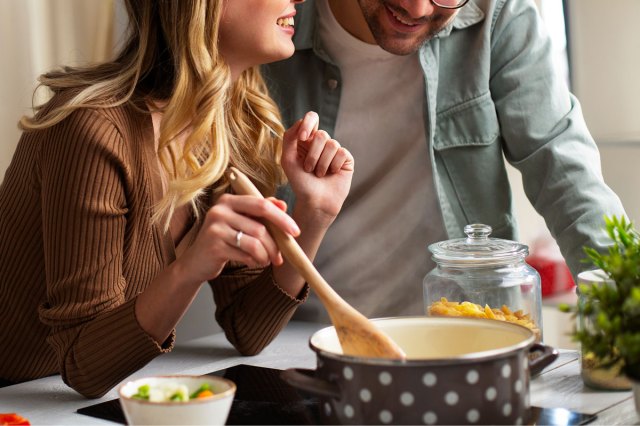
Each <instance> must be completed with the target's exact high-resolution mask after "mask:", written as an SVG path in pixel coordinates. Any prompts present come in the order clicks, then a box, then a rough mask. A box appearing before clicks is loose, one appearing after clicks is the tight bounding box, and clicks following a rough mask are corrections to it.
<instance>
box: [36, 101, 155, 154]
mask: <svg viewBox="0 0 640 426" xmlns="http://www.w3.org/2000/svg"><path fill="white" fill-rule="evenodd" d="M76 95H77V92H75V91H71V90H67V91H61V92H58V93H55V94H54V95H53V96H52V97H51V99H50V100H49V101H48V102H47V103H46V104H45V105H43V107H42V108H41V109H40V110H39V111H38V113H37V115H36V122H46V121H47V120H48V119H51V118H55V117H56V115H57V114H59V113H62V112H64V115H63V117H64V118H63V119H62V120H60V121H58V122H57V123H55V124H53V125H51V126H50V127H45V128H44V129H41V130H35V133H36V134H37V135H36V136H41V137H43V138H44V139H46V140H47V141H50V142H51V143H54V142H55V140H62V141H64V143H66V144H73V143H74V141H76V142H81V143H83V144H86V143H91V142H94V143H97V144H101V145H102V144H114V143H117V144H122V143H125V144H126V143H128V141H131V140H135V139H139V138H145V137H146V136H147V135H146V133H145V129H146V128H147V126H148V123H147V121H148V120H150V117H149V115H148V113H145V111H144V110H143V109H142V108H141V107H140V104H139V103H136V102H134V101H125V102H118V101H115V100H114V101H105V102H104V103H103V104H102V105H96V106H91V105H89V106H81V107H74V106H73V100H74V97H75V96H76ZM65 110H66V112H65Z"/></svg>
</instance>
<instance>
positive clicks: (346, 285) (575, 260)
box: [265, 0, 624, 320]
mask: <svg viewBox="0 0 640 426" xmlns="http://www.w3.org/2000/svg"><path fill="white" fill-rule="evenodd" d="M296 31H297V34H296V36H295V43H296V47H297V51H296V54H295V55H294V56H293V57H292V58H291V59H288V60H286V61H283V62H278V63H275V64H272V65H269V66H268V67H266V68H265V74H266V77H267V81H268V83H269V85H270V88H271V90H272V94H273V95H274V96H275V98H276V99H277V100H278V102H279V104H280V106H281V107H282V112H283V116H284V118H285V121H286V122H287V124H291V121H292V119H293V118H294V117H298V116H300V114H301V113H303V112H304V111H307V110H309V109H312V110H315V111H318V112H319V115H320V117H321V127H322V128H324V129H327V131H328V132H330V133H331V134H333V135H335V137H336V139H337V140H339V141H341V143H343V144H344V145H345V146H346V147H347V148H348V149H349V150H350V151H351V152H352V154H353V155H354V158H355V163H356V167H355V174H354V177H353V183H352V189H351V193H350V195H349V197H348V198H347V200H346V202H345V206H344V208H343V210H342V213H341V214H340V215H339V216H338V218H337V220H336V222H335V223H334V224H333V226H332V228H330V230H329V233H328V234H327V236H326V238H325V240H324V243H323V245H322V246H321V248H320V251H319V253H318V255H317V257H316V263H317V266H318V269H319V270H320V272H321V273H322V274H323V275H324V276H325V278H326V279H327V281H328V282H329V283H330V284H332V285H333V286H334V288H335V289H336V291H338V293H340V294H341V295H342V296H343V297H344V298H345V299H346V300H347V301H348V302H350V303H351V304H353V305H354V306H355V307H356V308H357V309H359V310H360V311H361V312H362V313H363V314H364V315H366V316H369V317H380V316H389V315H407V314H423V313H424V306H423V301H422V285H421V284H422V278H423V277H424V275H425V274H426V273H427V272H428V271H429V270H430V269H431V268H432V267H433V266H434V265H433V263H432V261H431V260H430V253H428V251H427V245H428V244H431V243H433V242H436V241H440V240H443V239H447V238H458V237H462V236H464V234H463V228H464V226H465V225H466V224H469V223H484V224H487V225H490V226H491V227H492V228H493V233H492V234H491V236H492V237H499V238H506V239H517V234H516V223H515V220H514V216H513V212H512V200H511V194H510V188H509V182H508V179H507V174H506V171H505V165H504V160H503V156H504V158H506V159H507V161H509V162H510V163H511V164H512V165H513V166H515V167H516V168H517V169H518V170H519V171H520V172H521V173H522V177H523V182H524V189H525V192H526V194H527V196H528V198H529V200H530V201H531V202H532V204H533V206H534V207H535V208H536V210H537V211H538V212H539V213H540V214H541V215H542V216H543V217H544V218H545V220H546V223H547V225H548V227H549V229H550V231H551V233H552V235H553V236H554V237H555V238H556V240H557V242H558V244H559V246H560V248H561V250H562V253H563V255H564V257H565V259H566V261H567V263H568V265H569V267H570V268H571V270H572V271H573V273H574V274H577V273H578V272H579V271H580V270H581V269H584V268H585V267H586V265H584V264H581V259H583V258H584V253H583V251H582V247H583V246H585V245H588V246H592V247H604V245H606V243H607V237H606V235H605V234H604V232H602V231H601V228H602V226H603V215H604V214H617V215H623V214H624V210H623V207H622V205H621V203H620V200H619V199H618V197H617V196H616V195H615V194H614V193H613V192H612V191H611V190H610V189H609V188H608V187H607V186H606V185H605V184H604V182H603V180H602V176H601V171H600V161H599V154H598V151H597V148H596V146H595V143H594V141H593V139H592V137H591V136H590V134H589V132H588V130H587V127H586V125H585V122H584V119H583V117H582V113H581V110H580V106H579V104H578V101H577V100H576V99H575V98H574V97H573V96H572V95H571V94H570V93H569V91H568V89H567V87H566V84H565V83H564V82H563V80H562V77H561V76H559V75H557V73H556V72H555V69H554V66H553V63H552V52H551V44H550V40H549V38H548V36H547V34H546V33H545V31H544V28H543V24H542V22H541V20H540V17H539V15H538V12H537V10H536V6H535V4H534V3H533V0H470V1H468V0H309V1H307V2H306V3H305V4H304V5H301V6H300V7H298V15H297V16H296ZM308 304H309V305H310V306H307V307H306V308H307V312H306V315H305V312H301V316H300V317H301V318H308V319H316V320H327V317H326V316H325V315H324V311H323V309H322V307H321V306H319V305H318V304H317V301H316V302H315V305H314V302H313V301H310V302H309V303H308ZM303 308H305V307H304V306H303V307H302V308H301V309H303Z"/></svg>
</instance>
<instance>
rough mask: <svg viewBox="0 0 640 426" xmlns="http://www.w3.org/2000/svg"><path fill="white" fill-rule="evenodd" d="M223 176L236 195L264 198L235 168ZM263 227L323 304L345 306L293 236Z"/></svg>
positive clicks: (271, 225) (270, 226)
mask: <svg viewBox="0 0 640 426" xmlns="http://www.w3.org/2000/svg"><path fill="white" fill-rule="evenodd" d="M225 175H226V177H227V180H228V181H229V184H230V185H231V187H232V188H233V190H234V191H235V192H236V194H239V195H253V196H254V197H258V198H264V197H263V196H262V194H261V193H260V191H259V190H258V188H256V187H255V185H254V184H253V182H251V180H250V179H249V178H248V177H247V176H246V175H245V174H244V173H242V172H241V171H239V170H238V169H236V168H235V167H229V169H228V170H227V171H226V172H225ZM265 226H266V227H267V229H268V230H269V233H270V234H271V236H272V237H273V238H274V239H275V240H276V243H277V244H278V248H279V249H280V251H281V252H282V254H283V255H284V256H285V258H286V259H287V260H288V261H289V262H290V263H291V264H292V265H293V266H294V267H295V268H296V270H297V271H298V273H299V274H300V275H301V276H302V278H304V279H305V281H306V282H307V283H308V284H309V286H310V287H311V288H313V290H314V291H315V292H316V294H317V295H318V297H319V298H320V299H321V300H322V301H323V303H324V302H328V301H331V302H333V303H334V304H339V305H345V304H346V302H345V301H344V299H342V298H341V297H340V295H338V293H336V292H335V290H333V288H331V286H330V285H329V284H328V283H327V282H326V281H325V280H324V278H322V275H320V273H319V272H318V270H317V269H316V268H315V266H313V263H311V261H310V260H309V257H308V256H307V254H306V253H305V252H304V250H302V248H301V247H300V245H299V244H298V242H297V241H296V240H295V239H294V238H293V236H291V235H290V234H287V233H285V232H283V231H282V230H281V229H280V228H278V227H277V226H275V225H273V224H272V223H270V222H268V221H267V222H266V223H265ZM325 305H326V303H325Z"/></svg>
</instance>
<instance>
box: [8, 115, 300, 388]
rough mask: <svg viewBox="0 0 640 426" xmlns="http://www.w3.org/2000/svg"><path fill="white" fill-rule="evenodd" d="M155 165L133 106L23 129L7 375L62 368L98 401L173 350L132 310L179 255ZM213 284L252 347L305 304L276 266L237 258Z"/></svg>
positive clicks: (12, 195) (240, 342) (226, 323)
mask: <svg viewBox="0 0 640 426" xmlns="http://www.w3.org/2000/svg"><path fill="white" fill-rule="evenodd" d="M157 164H158V162H157V158H156V156H155V153H154V137H153V125H152V123H151V117H150V115H149V114H148V113H142V112H140V111H139V110H137V109H136V108H134V107H133V106H131V105H125V106H122V107H117V108H112V109H107V110H89V109H83V110H79V111H76V112H74V113H72V114H71V116H69V117H68V118H67V119H65V120H64V121H63V122H61V123H59V124H58V125H56V126H53V127H51V128H48V129H45V130H40V131H34V132H27V133H24V134H23V136H22V138H21V140H20V142H19V144H18V147H17V150H16V152H15V155H14V157H13V160H12V162H11V165H10V166H9V168H8V170H7V172H6V175H5V178H4V182H3V183H2V185H1V186H0V301H1V304H2V308H1V311H2V314H1V315H0V378H3V379H7V380H9V381H14V382H17V381H25V380H30V379H35V378H39V377H43V376H47V375H51V374H55V373H60V374H61V375H62V377H63V379H64V381H65V382H66V383H67V384H68V385H69V386H71V387H72V388H74V389H76V390H77V391H78V392H80V393H82V394H83V395H85V396H88V397H99V396H101V395H103V394H104V393H105V392H107V391H108V390H109V389H111V388H112V387H113V386H115V385H116V384H118V383H119V382H120V381H122V380H123V379H124V378H126V377H127V376H128V375H130V374H131V373H133V372H135V371H136V370H138V369H140V368H141V367H142V366H144V365H145V364H147V363H148V362H149V361H151V360H152V359H153V358H155V357H156V356H158V355H159V354H161V353H163V352H168V351H170V350H171V348H172V346H173V340H174V338H173V335H172V336H171V337H170V338H169V339H167V341H166V342H156V341H154V339H152V338H151V337H150V336H149V335H147V334H146V333H145V331H144V330H143V329H142V328H141V327H140V325H139V324H138V322H137V320H136V317H135V313H134V304H135V301H136V295H137V294H138V293H140V292H142V291H143V290H144V289H145V288H146V287H147V285H148V284H149V283H150V282H151V281H152V280H153V278H154V277H155V276H156V275H157V274H158V273H159V272H160V271H161V270H162V269H163V268H164V267H165V266H167V265H168V264H170V263H171V262H172V261H173V260H174V259H175V247H174V244H173V240H172V238H171V235H170V234H169V233H163V232H162V230H161V229H160V228H159V227H158V226H156V225H154V224H152V223H151V213H152V206H154V205H155V203H156V202H157V201H159V199H160V198H161V197H162V184H161V181H160V179H159V170H158V166H157ZM211 287H212V288H213V293H214V297H215V302H216V315H215V316H216V319H217V320H218V322H219V323H220V325H221V326H222V327H223V329H224V331H225V333H226V335H227V337H228V339H229V341H230V342H231V343H233V345H234V346H235V347H236V348H237V349H238V350H239V351H240V352H242V353H244V354H254V353H257V352H259V351H260V350H261V349H262V348H263V347H264V346H266V345H267V344H268V343H269V342H270V341H271V340H272V339H273V338H274V337H275V336H276V335H277V333H278V332H279V331H280V330H281V329H282V327H283V326H284V325H285V324H286V323H287V321H288V320H289V318H290V317H291V315H292V314H293V312H294V310H295V308H296V307H297V306H298V304H299V303H300V302H301V300H296V299H294V298H291V297H289V296H288V295H287V294H286V293H285V292H283V291H282V290H280V288H279V287H277V286H276V285H275V283H274V282H273V279H272V274H271V269H270V268H268V269H265V270H250V269H247V268H246V267H240V266H236V267H232V266H229V267H227V268H226V269H225V270H224V271H223V273H222V275H221V276H220V277H218V278H217V279H216V280H215V281H212V282H211ZM212 320H213V315H212Z"/></svg>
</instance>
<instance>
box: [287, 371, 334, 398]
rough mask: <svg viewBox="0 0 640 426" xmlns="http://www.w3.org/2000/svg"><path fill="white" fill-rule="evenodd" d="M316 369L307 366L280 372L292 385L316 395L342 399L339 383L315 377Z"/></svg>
mask: <svg viewBox="0 0 640 426" xmlns="http://www.w3.org/2000/svg"><path fill="white" fill-rule="evenodd" d="M315 372H316V370H309V369H306V368H288V369H286V370H284V371H283V372H282V373H280V377H281V378H282V380H284V381H285V382H287V383H289V384H290V385H291V386H293V387H296V388H298V389H302V390H304V391H307V392H310V393H312V394H315V395H320V396H325V397H328V398H335V399H340V396H341V395H340V388H339V387H338V385H337V384H335V383H333V382H329V381H326V380H323V379H319V378H317V377H315Z"/></svg>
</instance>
